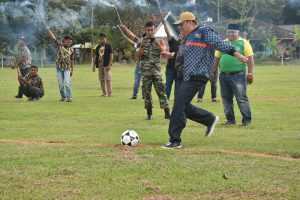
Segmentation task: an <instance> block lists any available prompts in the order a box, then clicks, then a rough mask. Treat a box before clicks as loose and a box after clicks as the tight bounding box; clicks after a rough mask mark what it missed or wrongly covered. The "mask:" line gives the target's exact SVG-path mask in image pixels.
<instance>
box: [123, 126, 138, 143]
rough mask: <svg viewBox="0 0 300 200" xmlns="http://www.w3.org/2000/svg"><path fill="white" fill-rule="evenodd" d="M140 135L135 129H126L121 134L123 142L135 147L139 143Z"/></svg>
mask: <svg viewBox="0 0 300 200" xmlns="http://www.w3.org/2000/svg"><path fill="white" fill-rule="evenodd" d="M139 140H140V137H139V135H138V134H137V132H135V131H134V130H126V131H124V132H123V133H122V135H121V144H122V145H124V146H130V147H134V146H136V145H137V144H138V143H139Z"/></svg>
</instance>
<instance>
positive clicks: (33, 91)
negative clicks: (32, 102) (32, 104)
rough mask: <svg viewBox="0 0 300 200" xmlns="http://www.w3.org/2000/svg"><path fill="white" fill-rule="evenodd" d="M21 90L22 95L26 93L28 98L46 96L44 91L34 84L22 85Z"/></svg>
mask: <svg viewBox="0 0 300 200" xmlns="http://www.w3.org/2000/svg"><path fill="white" fill-rule="evenodd" d="M19 91H20V92H21V94H22V95H23V94H24V95H25V96H26V97H28V98H33V99H40V98H42V97H43V96H44V91H43V90H42V89H40V88H38V87H34V86H23V85H21V86H20V87H19Z"/></svg>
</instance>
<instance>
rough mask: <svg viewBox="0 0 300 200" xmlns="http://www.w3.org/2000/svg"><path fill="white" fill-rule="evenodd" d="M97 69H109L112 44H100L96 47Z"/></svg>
mask: <svg viewBox="0 0 300 200" xmlns="http://www.w3.org/2000/svg"><path fill="white" fill-rule="evenodd" d="M95 51H96V52H95V53H96V67H100V66H101V67H108V65H109V62H110V55H111V54H112V53H113V48H112V46H111V45H110V44H108V43H105V44H98V45H97V47H96V50H95Z"/></svg>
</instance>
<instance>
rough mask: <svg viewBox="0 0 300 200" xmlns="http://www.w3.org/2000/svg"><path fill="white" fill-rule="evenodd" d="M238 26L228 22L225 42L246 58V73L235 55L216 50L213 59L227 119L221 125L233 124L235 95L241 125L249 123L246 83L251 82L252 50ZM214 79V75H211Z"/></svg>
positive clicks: (242, 64)
mask: <svg viewBox="0 0 300 200" xmlns="http://www.w3.org/2000/svg"><path fill="white" fill-rule="evenodd" d="M239 29H240V26H239V25H238V24H229V25H228V29H227V37H228V38H227V39H226V40H225V42H226V43H227V44H229V45H231V46H233V47H234V48H235V50H236V51H238V52H239V53H240V54H242V55H244V56H246V57H247V58H248V62H247V63H246V64H247V66H248V73H246V64H245V63H244V62H241V61H240V60H238V59H237V58H235V57H232V56H229V55H227V54H224V53H221V52H220V51H216V54H215V59H214V71H217V70H218V66H219V65H220V88H221V96H222V102H223V106H224V113H225V116H226V119H227V121H226V122H225V123H224V124H223V125H226V126H228V125H234V124H235V116H234V111H233V96H235V98H236V101H237V104H238V107H239V109H240V112H241V114H242V116H243V119H242V124H241V125H242V126H248V125H250V123H251V110H250V105H249V100H248V97H247V84H251V83H252V82H253V68H254V59H253V50H252V47H251V45H250V43H249V41H247V40H245V39H243V38H241V37H240V36H239ZM212 79H214V76H212Z"/></svg>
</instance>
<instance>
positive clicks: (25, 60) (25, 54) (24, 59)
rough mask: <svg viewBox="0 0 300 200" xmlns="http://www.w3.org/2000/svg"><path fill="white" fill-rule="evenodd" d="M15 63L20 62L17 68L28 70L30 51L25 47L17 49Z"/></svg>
mask: <svg viewBox="0 0 300 200" xmlns="http://www.w3.org/2000/svg"><path fill="white" fill-rule="evenodd" d="M17 61H18V62H19V61H21V63H20V65H19V67H20V68H21V69H25V68H29V67H30V65H31V54H30V50H29V49H28V47H27V46H24V47H21V48H19V49H18V59H17Z"/></svg>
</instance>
